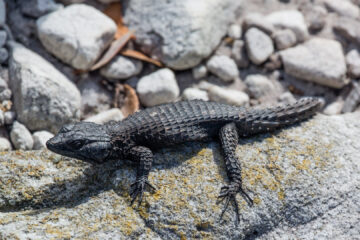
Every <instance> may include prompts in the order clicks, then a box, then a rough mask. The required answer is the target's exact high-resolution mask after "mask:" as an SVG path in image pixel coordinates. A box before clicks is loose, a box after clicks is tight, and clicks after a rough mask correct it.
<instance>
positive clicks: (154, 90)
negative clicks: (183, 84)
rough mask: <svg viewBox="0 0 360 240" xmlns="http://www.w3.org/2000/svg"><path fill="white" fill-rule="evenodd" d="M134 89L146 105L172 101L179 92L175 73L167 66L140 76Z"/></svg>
mask: <svg viewBox="0 0 360 240" xmlns="http://www.w3.org/2000/svg"><path fill="white" fill-rule="evenodd" d="M136 90H137V92H138V94H139V98H140V101H141V103H142V104H143V105H144V106H147V107H151V106H155V105H159V104H162V103H169V102H173V101H175V100H176V99H177V98H178V96H179V94H180V89H179V86H178V84H177V82H176V79H175V74H174V72H173V71H171V70H170V69H168V68H164V69H160V70H158V71H156V72H153V73H151V74H149V75H147V76H144V77H142V78H141V79H140V80H139V82H138V84H137V86H136Z"/></svg>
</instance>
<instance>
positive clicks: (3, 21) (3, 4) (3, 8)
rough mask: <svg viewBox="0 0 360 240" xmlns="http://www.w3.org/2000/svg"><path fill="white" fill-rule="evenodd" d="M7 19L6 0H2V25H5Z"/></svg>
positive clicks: (0, 1)
mask: <svg viewBox="0 0 360 240" xmlns="http://www.w3.org/2000/svg"><path fill="white" fill-rule="evenodd" d="M5 20H6V6H5V2H4V0H0V27H2V26H4V24H5Z"/></svg>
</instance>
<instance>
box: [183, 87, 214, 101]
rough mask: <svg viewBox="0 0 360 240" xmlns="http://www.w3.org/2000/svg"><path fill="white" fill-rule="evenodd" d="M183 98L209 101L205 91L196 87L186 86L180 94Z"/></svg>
mask: <svg viewBox="0 0 360 240" xmlns="http://www.w3.org/2000/svg"><path fill="white" fill-rule="evenodd" d="M182 98H183V99H184V100H195V99H198V100H203V101H209V96H208V93H207V92H206V91H203V90H200V89H198V88H186V89H185V90H184V92H183V94H182Z"/></svg>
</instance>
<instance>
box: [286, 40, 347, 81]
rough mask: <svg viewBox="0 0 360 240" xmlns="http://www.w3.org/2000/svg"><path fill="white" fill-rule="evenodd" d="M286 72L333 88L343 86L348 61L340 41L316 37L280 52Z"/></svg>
mask: <svg viewBox="0 0 360 240" xmlns="http://www.w3.org/2000/svg"><path fill="white" fill-rule="evenodd" d="M280 55H281V59H282V62H283V64H284V67H285V72H286V73H287V74H289V75H291V76H294V77H297V78H300V79H304V80H307V81H310V82H315V83H318V84H321V85H324V86H328V87H332V88H342V87H343V86H345V85H346V84H347V83H348V82H349V80H348V79H346V77H345V74H346V63H345V57H344V54H343V51H342V47H341V45H340V43H339V42H337V41H335V40H330V39H322V38H314V39H311V40H309V41H307V42H305V43H304V44H301V45H298V46H296V47H293V48H288V49H286V50H283V51H281V52H280Z"/></svg>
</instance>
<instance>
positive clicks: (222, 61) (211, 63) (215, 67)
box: [206, 55, 239, 82]
mask: <svg viewBox="0 0 360 240" xmlns="http://www.w3.org/2000/svg"><path fill="white" fill-rule="evenodd" d="M206 66H207V68H208V69H209V72H211V73H213V74H214V75H216V76H218V77H219V78H220V79H222V80H224V81H225V82H230V81H233V80H234V79H235V78H237V77H238V76H239V70H238V68H237V66H236V63H235V61H234V60H233V59H231V58H229V57H228V56H223V55H222V56H219V55H215V56H213V57H211V58H210V59H209V60H208V61H207V63H206Z"/></svg>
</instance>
